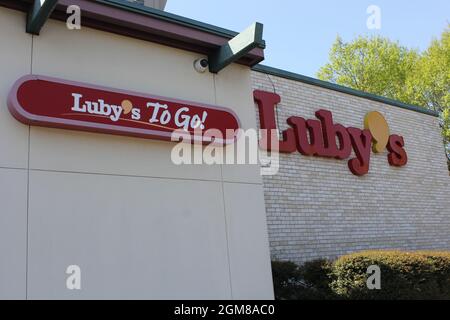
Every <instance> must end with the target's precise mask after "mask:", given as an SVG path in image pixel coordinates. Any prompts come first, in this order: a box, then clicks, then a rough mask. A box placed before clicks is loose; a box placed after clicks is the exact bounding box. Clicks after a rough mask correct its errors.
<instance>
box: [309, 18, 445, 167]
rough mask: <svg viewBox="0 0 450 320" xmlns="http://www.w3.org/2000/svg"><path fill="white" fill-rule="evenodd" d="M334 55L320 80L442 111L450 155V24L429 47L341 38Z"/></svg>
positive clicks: (323, 70) (367, 38) (375, 39)
mask: <svg viewBox="0 0 450 320" xmlns="http://www.w3.org/2000/svg"><path fill="white" fill-rule="evenodd" d="M329 59H330V61H329V63H327V64H326V65H325V66H323V67H322V68H321V69H320V70H319V72H318V74H317V76H318V77H319V79H322V80H325V81H330V82H333V83H337V84H340V85H344V86H347V87H351V88H354V89H358V90H362V91H365V92H369V93H373V94H377V95H381V96H385V97H388V98H391V99H396V100H399V101H402V102H405V103H408V104H413V105H418V106H422V107H424V108H428V109H431V110H435V111H438V112H439V113H440V114H441V124H442V129H443V130H442V133H443V137H444V143H445V144H446V147H447V155H448V156H449V159H450V25H449V26H447V28H446V30H444V32H443V33H442V35H441V38H440V39H435V40H433V41H432V42H431V44H430V46H429V48H428V49H427V50H426V51H425V52H419V51H417V50H414V49H409V48H406V47H404V46H401V45H400V44H399V43H398V42H393V41H391V40H389V39H386V38H383V37H379V36H377V37H361V36H360V37H358V38H356V39H355V40H353V41H351V42H344V41H343V40H342V39H341V38H340V37H337V39H336V41H335V42H334V44H333V45H332V47H331V51H330V58H329Z"/></svg>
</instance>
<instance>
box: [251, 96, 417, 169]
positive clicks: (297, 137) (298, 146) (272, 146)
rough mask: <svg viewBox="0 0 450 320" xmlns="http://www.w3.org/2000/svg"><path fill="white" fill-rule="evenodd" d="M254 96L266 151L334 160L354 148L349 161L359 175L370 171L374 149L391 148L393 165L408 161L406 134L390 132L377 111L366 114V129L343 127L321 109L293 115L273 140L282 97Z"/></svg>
mask: <svg viewBox="0 0 450 320" xmlns="http://www.w3.org/2000/svg"><path fill="white" fill-rule="evenodd" d="M254 99H255V102H256V103H257V105H258V108H259V118H260V127H261V129H263V134H264V135H263V137H262V138H263V139H262V141H261V146H262V147H263V148H265V149H267V150H274V151H279V152H281V153H294V152H296V151H298V152H299V153H301V154H302V155H305V156H317V157H325V158H335V159H340V160H344V159H348V158H350V156H351V154H352V151H353V153H354V154H355V157H354V158H352V159H349V160H348V167H349V169H350V171H351V172H352V173H353V174H354V175H357V176H362V175H365V174H366V173H368V172H369V163H370V155H371V150H372V151H373V152H374V153H382V152H383V151H384V149H387V151H388V155H387V158H388V162H389V164H390V165H391V166H396V167H402V166H405V165H406V164H407V162H408V156H407V154H406V151H405V149H404V146H405V142H404V140H403V137H401V136H399V135H396V134H393V135H390V134H389V126H388V124H387V122H386V120H385V119H384V117H383V116H382V115H381V114H380V113H378V112H369V113H368V114H367V115H366V118H365V121H364V122H365V123H364V127H365V129H359V128H352V127H348V128H347V127H344V126H343V125H341V124H337V123H334V121H333V115H332V114H331V112H330V111H328V110H323V109H321V110H318V111H317V112H316V113H315V115H316V118H317V119H304V118H302V117H297V116H292V117H289V118H288V119H287V123H288V125H289V128H288V129H286V130H284V131H283V137H282V139H281V140H279V141H275V143H273V141H272V136H273V135H274V133H275V136H276V132H277V130H278V129H277V124H276V119H275V109H276V106H277V104H278V103H280V102H281V97H280V96H279V95H278V94H276V93H272V92H266V91H260V90H255V91H254Z"/></svg>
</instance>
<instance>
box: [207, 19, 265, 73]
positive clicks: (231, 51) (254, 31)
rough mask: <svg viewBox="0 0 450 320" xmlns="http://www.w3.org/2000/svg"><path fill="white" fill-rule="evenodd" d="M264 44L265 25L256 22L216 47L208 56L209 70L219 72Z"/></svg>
mask: <svg viewBox="0 0 450 320" xmlns="http://www.w3.org/2000/svg"><path fill="white" fill-rule="evenodd" d="M263 45H264V41H263V25H262V24H261V23H259V22H255V23H253V24H252V25H251V26H250V27H248V28H247V29H246V30H245V31H243V32H241V33H240V34H238V35H237V36H235V37H234V38H233V39H231V40H230V41H228V43H226V44H224V45H223V46H221V47H220V48H218V49H216V50H215V51H214V53H212V54H211V55H210V56H209V57H208V60H209V71H210V72H212V73H218V72H219V71H220V70H222V69H224V68H225V67H227V66H228V65H230V64H231V63H233V62H235V61H237V60H239V59H240V58H242V57H243V56H245V55H246V54H247V53H248V52H250V51H251V50H253V49H254V48H257V47H262V46H263Z"/></svg>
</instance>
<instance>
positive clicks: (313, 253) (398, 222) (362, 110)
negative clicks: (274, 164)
mask: <svg viewBox="0 0 450 320" xmlns="http://www.w3.org/2000/svg"><path fill="white" fill-rule="evenodd" d="M252 79H253V80H252V81H253V87H254V88H255V89H259V90H266V91H270V92H273V91H274V90H275V92H276V93H278V94H279V95H280V96H281V98H282V102H281V104H280V105H279V107H278V108H277V110H278V125H279V127H280V128H281V129H286V128H287V124H286V119H287V118H288V117H289V116H300V117H304V118H306V119H315V116H314V112H315V111H317V110H319V109H327V110H330V111H332V113H333V119H334V121H335V123H340V124H342V125H344V126H346V127H348V126H354V127H357V128H363V126H364V125H363V119H364V116H365V114H366V113H367V112H369V111H373V110H377V111H379V112H381V113H382V114H383V115H384V116H385V118H386V119H387V121H388V123H389V126H390V130H391V133H393V134H394V133H395V134H399V135H401V136H403V137H404V140H405V144H406V146H405V148H406V151H407V153H408V164H407V165H406V167H402V168H395V167H391V166H389V164H388V161H387V151H385V152H384V153H383V154H373V153H372V154H371V158H370V171H369V173H368V174H367V175H365V176H363V177H357V176H355V175H353V174H352V173H351V172H350V171H349V169H348V167H347V161H340V160H334V159H324V158H317V157H305V156H303V155H301V154H299V153H297V152H296V153H293V154H290V155H286V154H282V155H281V159H280V171H279V173H278V174H277V175H275V176H264V178H263V180H264V190H265V202H266V208H267V219H268V228H269V239H270V247H271V253H272V257H273V258H274V259H281V260H292V261H296V262H303V261H307V260H312V259H315V258H321V257H328V258H334V257H336V256H338V255H342V254H345V253H350V252H354V251H358V250H363V249H384V248H389V249H390V248H398V249H446V250H450V193H449V192H450V177H449V174H448V170H447V161H446V157H445V153H444V149H443V145H442V139H441V136H440V129H439V124H438V119H437V118H436V117H432V116H428V115H424V114H421V113H418V112H414V111H410V110H405V109H401V108H398V107H394V106H390V105H386V104H383V103H378V102H374V101H371V100H367V99H363V98H359V97H356V96H351V95H348V94H344V93H339V92H336V91H332V90H328V89H324V88H320V87H317V86H312V85H309V84H305V83H302V82H297V81H293V80H288V79H285V78H281V77H276V76H269V75H267V74H263V73H260V72H254V73H252ZM352 157H353V156H352Z"/></svg>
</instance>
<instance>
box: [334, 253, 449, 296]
mask: <svg viewBox="0 0 450 320" xmlns="http://www.w3.org/2000/svg"><path fill="white" fill-rule="evenodd" d="M371 265H377V266H379V267H380V270H381V290H369V289H368V288H367V284H366V281H367V276H368V275H367V273H366V272H367V268H368V267H369V266H371ZM333 278H334V279H333V280H332V282H331V284H330V286H331V288H332V290H333V291H334V292H335V293H336V294H337V295H338V296H340V297H343V298H347V299H389V300H393V299H450V252H433V251H416V252H404V251H363V252H359V253H354V254H350V255H346V256H343V257H341V258H339V259H338V260H336V261H335V262H334V264H333Z"/></svg>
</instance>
